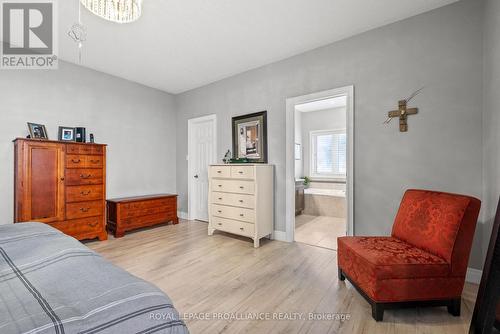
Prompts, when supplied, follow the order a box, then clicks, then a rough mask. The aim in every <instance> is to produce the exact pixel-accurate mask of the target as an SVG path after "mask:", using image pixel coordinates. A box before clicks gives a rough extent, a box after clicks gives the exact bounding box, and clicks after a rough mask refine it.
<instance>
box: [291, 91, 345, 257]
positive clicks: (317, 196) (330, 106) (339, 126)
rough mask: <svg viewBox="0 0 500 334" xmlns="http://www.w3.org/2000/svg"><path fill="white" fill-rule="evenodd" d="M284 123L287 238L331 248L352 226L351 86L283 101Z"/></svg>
mask: <svg viewBox="0 0 500 334" xmlns="http://www.w3.org/2000/svg"><path fill="white" fill-rule="evenodd" d="M290 114H292V115H290ZM287 123H291V125H292V126H290V124H287V143H288V144H290V141H291V143H292V144H293V152H290V153H293V154H292V157H291V158H293V160H292V159H288V158H290V157H287V177H289V178H288V180H287V199H288V201H287V239H289V241H296V242H300V243H304V244H308V245H312V246H317V247H323V248H328V249H332V250H336V249H337V238H338V237H340V236H345V235H352V234H353V225H354V224H353V193H352V190H353V179H352V175H353V173H352V172H353V145H352V144H353V143H352V138H353V132H354V129H353V87H344V88H340V89H335V90H330V91H326V92H320V93H316V94H312V95H307V96H301V97H297V98H293V99H289V100H287ZM289 146H290V145H289ZM287 156H288V154H287ZM290 179H291V180H290ZM290 181H292V182H290ZM290 195H292V196H290ZM290 207H292V208H293V212H292V210H289V209H290ZM288 211H290V212H288Z"/></svg>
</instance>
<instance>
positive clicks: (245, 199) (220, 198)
mask: <svg viewBox="0 0 500 334" xmlns="http://www.w3.org/2000/svg"><path fill="white" fill-rule="evenodd" d="M212 203H213V204H222V205H231V206H239V207H242V208H248V209H255V196H253V195H244V194H232V193H222V192H216V191H214V192H212Z"/></svg>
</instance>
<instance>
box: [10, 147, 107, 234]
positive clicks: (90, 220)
mask: <svg viewBox="0 0 500 334" xmlns="http://www.w3.org/2000/svg"><path fill="white" fill-rule="evenodd" d="M14 145H15V152H14V154H15V174H14V185H15V195H14V196H15V201H14V205H15V208H14V216H15V217H14V222H15V223H20V222H41V223H46V224H49V225H51V226H53V227H55V228H57V229H59V230H61V231H62V232H64V233H66V234H68V235H70V236H72V237H74V238H76V239H79V240H83V239H94V238H99V240H106V239H107V234H106V228H105V217H104V208H105V199H106V182H105V181H106V145H100V144H85V143H66V142H58V141H49V140H37V139H16V140H15V141H14Z"/></svg>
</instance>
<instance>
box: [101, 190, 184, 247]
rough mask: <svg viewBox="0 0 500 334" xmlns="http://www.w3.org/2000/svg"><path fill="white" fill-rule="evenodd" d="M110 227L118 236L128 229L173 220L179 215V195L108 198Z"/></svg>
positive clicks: (177, 220) (177, 221) (175, 220)
mask: <svg viewBox="0 0 500 334" xmlns="http://www.w3.org/2000/svg"><path fill="white" fill-rule="evenodd" d="M107 212H108V219H107V220H108V229H109V230H110V231H112V232H114V234H115V237H116V238H121V237H123V236H124V234H125V232H126V231H130V230H134V229H137V228H141V227H146V226H152V225H157V224H163V223H167V222H169V221H172V222H173V223H174V224H178V223H179V218H178V217H177V195H172V194H162V195H149V196H137V197H125V198H115V199H109V200H108V210H107Z"/></svg>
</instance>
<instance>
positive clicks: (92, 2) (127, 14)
mask: <svg viewBox="0 0 500 334" xmlns="http://www.w3.org/2000/svg"><path fill="white" fill-rule="evenodd" d="M80 1H81V3H82V5H83V6H84V7H85V8H87V9H88V10H90V11H91V12H92V13H94V14H95V15H97V16H99V17H102V18H103V19H105V20H108V21H112V22H116V23H130V22H134V21H136V20H138V19H139V18H140V17H141V14H142V0H80Z"/></svg>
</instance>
